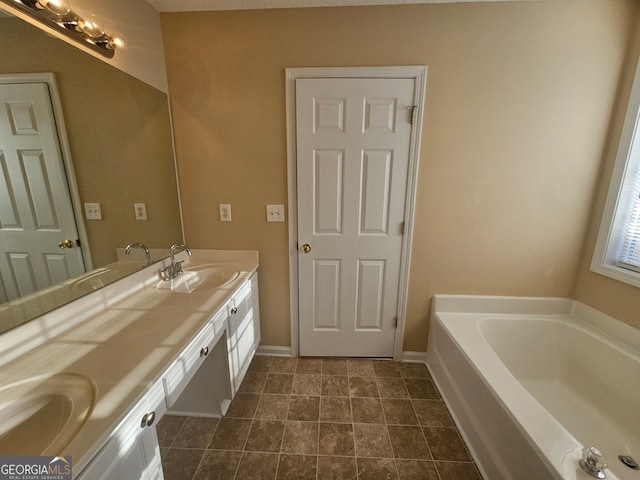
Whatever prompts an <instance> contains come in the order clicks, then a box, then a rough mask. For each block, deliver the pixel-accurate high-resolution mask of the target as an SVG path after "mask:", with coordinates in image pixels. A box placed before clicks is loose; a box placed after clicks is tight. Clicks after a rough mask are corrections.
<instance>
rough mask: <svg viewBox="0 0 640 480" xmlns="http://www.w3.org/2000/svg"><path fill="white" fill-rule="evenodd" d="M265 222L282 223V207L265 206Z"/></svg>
mask: <svg viewBox="0 0 640 480" xmlns="http://www.w3.org/2000/svg"><path fill="white" fill-rule="evenodd" d="M267 222H284V205H267Z"/></svg>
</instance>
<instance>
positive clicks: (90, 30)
mask: <svg viewBox="0 0 640 480" xmlns="http://www.w3.org/2000/svg"><path fill="white" fill-rule="evenodd" d="M78 28H79V29H80V30H82V31H83V32H84V33H86V34H87V35H89V36H90V37H91V38H99V37H101V36H102V35H103V34H104V30H103V29H102V25H100V22H98V20H97V19H96V17H95V16H93V15H91V16H89V18H80V19H79V20H78Z"/></svg>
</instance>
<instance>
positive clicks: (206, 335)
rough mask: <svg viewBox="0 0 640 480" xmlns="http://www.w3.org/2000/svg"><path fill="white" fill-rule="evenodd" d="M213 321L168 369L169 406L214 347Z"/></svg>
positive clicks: (167, 393)
mask: <svg viewBox="0 0 640 480" xmlns="http://www.w3.org/2000/svg"><path fill="white" fill-rule="evenodd" d="M213 325H214V324H213V322H211V321H209V322H207V324H206V325H205V327H204V328H203V329H202V330H200V332H199V333H198V334H197V335H196V337H195V338H194V339H193V340H192V341H191V343H189V345H188V346H187V347H186V348H185V349H184V351H183V352H182V354H181V355H180V357H179V358H178V359H177V360H176V361H175V362H173V364H172V365H171V366H170V367H169V368H168V369H167V372H166V374H165V376H164V378H163V382H164V393H165V395H166V397H167V407H169V408H171V406H172V405H173V404H174V403H175V402H176V400H177V399H178V397H179V396H180V394H181V393H182V391H183V390H184V389H185V387H186V386H187V384H188V383H189V380H191V378H192V377H193V376H194V375H195V373H196V371H197V370H198V368H200V365H202V363H203V362H204V360H205V359H206V357H207V355H208V354H209V352H210V351H211V350H212V348H213V346H214V345H213V340H214V336H215V335H214V329H213Z"/></svg>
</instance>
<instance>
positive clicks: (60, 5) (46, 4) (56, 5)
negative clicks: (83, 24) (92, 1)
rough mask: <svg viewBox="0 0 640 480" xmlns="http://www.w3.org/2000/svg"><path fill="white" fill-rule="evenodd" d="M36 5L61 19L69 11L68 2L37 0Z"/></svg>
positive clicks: (61, 0)
mask: <svg viewBox="0 0 640 480" xmlns="http://www.w3.org/2000/svg"><path fill="white" fill-rule="evenodd" d="M38 5H40V6H41V7H42V8H44V9H46V10H49V11H50V12H51V13H55V14H56V15H59V16H61V17H62V16H64V15H66V14H67V13H69V12H70V11H71V8H70V7H69V2H68V0H38Z"/></svg>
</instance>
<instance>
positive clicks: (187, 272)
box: [156, 264, 240, 293]
mask: <svg viewBox="0 0 640 480" xmlns="http://www.w3.org/2000/svg"><path fill="white" fill-rule="evenodd" d="M239 274H240V272H239V271H238V269H237V268H236V267H234V266H233V265H225V264H205V265H196V266H193V267H185V269H184V272H183V273H182V275H180V276H179V277H176V278H174V279H173V280H161V281H160V282H159V283H158V285H157V286H156V288H157V289H158V290H161V291H162V290H168V291H171V292H175V293H193V292H200V291H203V290H213V289H215V288H221V287H224V286H225V285H228V284H229V283H231V282H232V281H234V280H235V279H236V278H238V275H239Z"/></svg>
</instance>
